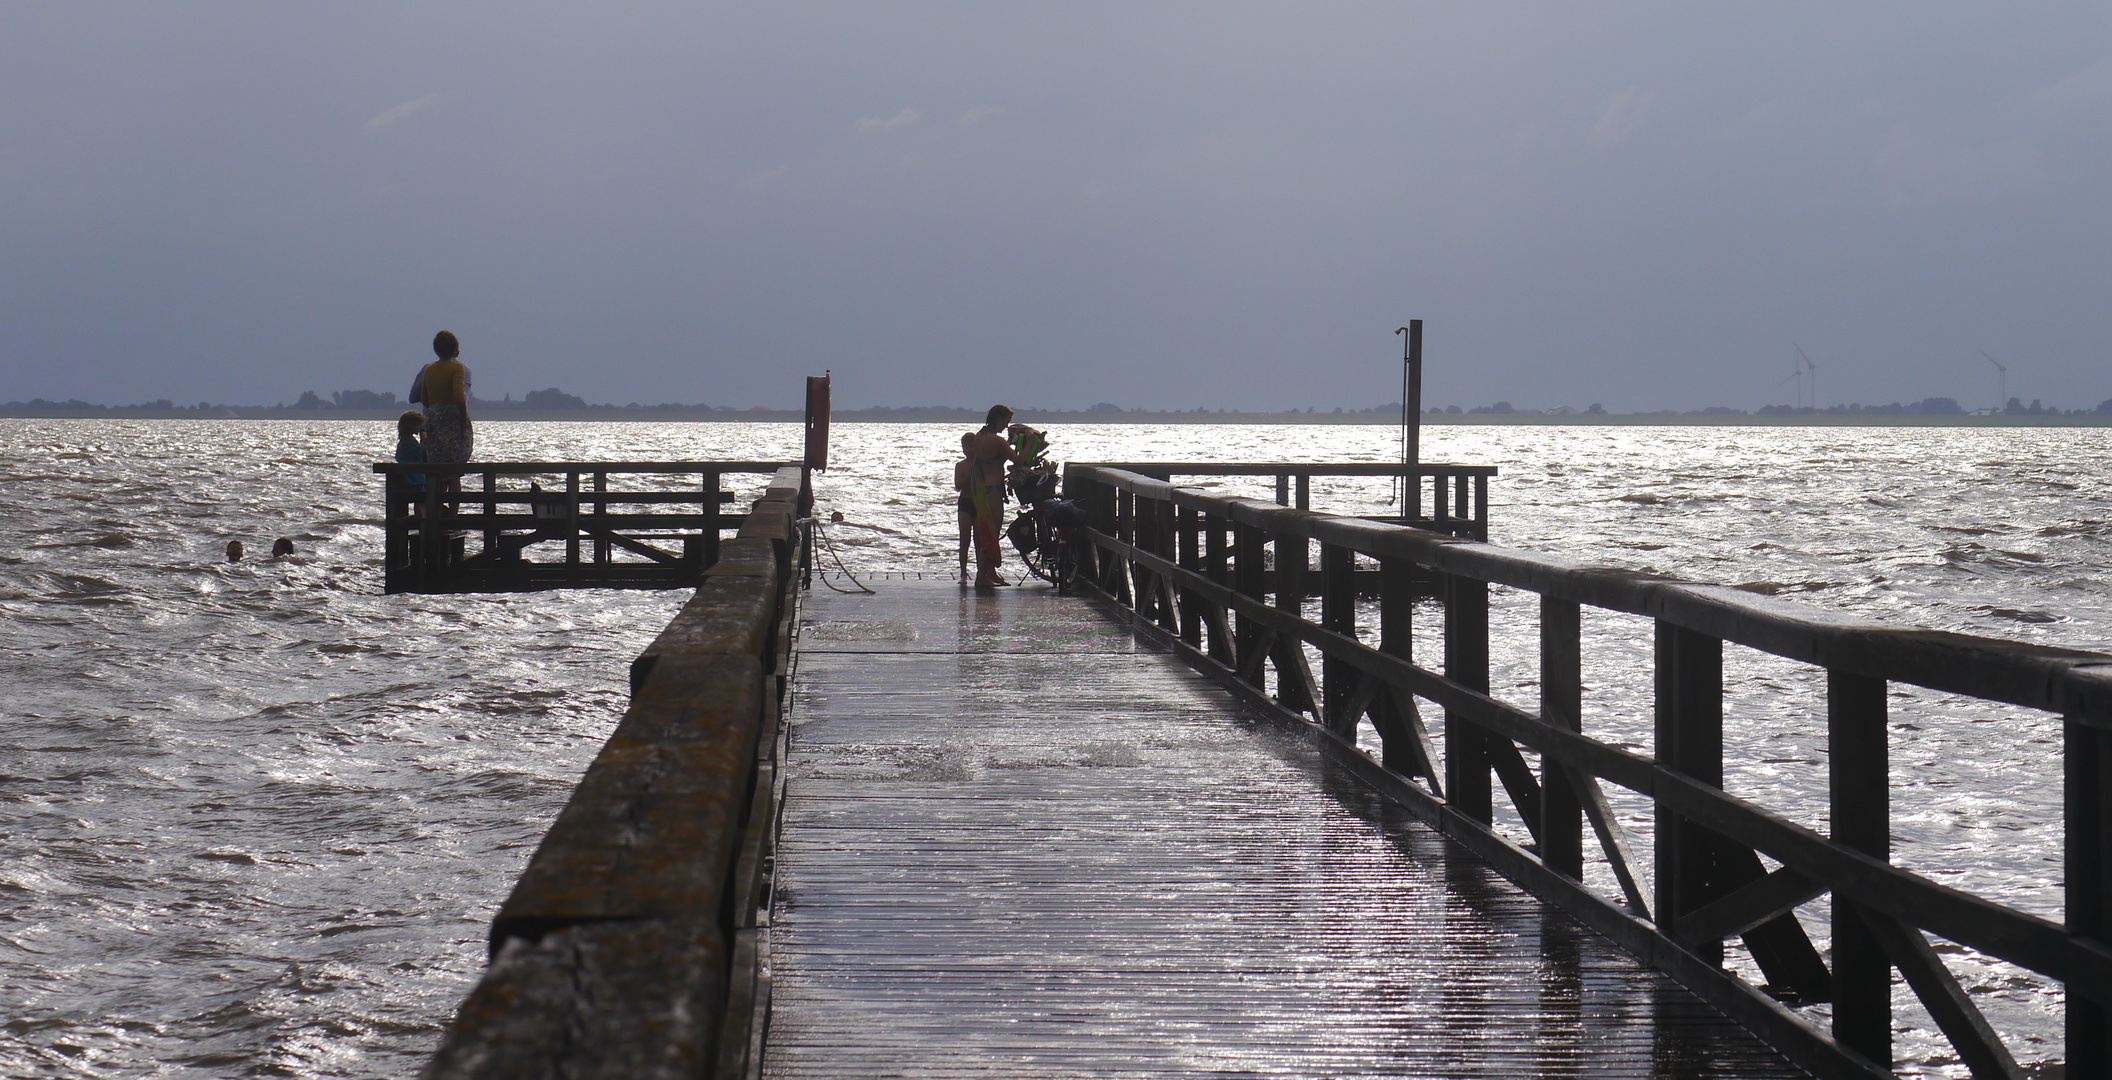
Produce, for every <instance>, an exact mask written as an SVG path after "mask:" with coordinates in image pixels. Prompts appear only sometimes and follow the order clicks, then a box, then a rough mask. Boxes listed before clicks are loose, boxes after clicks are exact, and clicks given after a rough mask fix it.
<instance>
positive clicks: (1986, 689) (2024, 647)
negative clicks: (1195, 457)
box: [1072, 465, 2112, 727]
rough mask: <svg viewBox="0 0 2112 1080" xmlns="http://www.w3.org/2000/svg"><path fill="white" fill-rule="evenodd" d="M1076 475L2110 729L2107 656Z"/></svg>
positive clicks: (1142, 481) (1114, 472)
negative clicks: (1905, 624) (1884, 619)
mask: <svg viewBox="0 0 2112 1080" xmlns="http://www.w3.org/2000/svg"><path fill="white" fill-rule="evenodd" d="M1072 468H1074V469H1078V470H1081V475H1082V476H1083V477H1085V478H1087V479H1093V480H1098V481H1099V482H1101V483H1105V484H1108V485H1109V486H1111V487H1114V488H1116V489H1118V490H1122V491H1129V492H1131V493H1133V494H1137V495H1142V496H1144V497H1145V498H1150V499H1160V500H1165V501H1170V502H1172V503H1173V504H1174V505H1176V506H1184V507H1187V508H1189V509H1192V510H1201V511H1208V512H1210V513H1215V514H1222V515H1224V516H1226V517H1228V518H1230V519H1231V520H1233V521H1235V522H1238V523H1240V524H1245V525H1253V526H1256V527H1260V528H1264V529H1266V530H1268V531H1270V532H1275V533H1282V534H1285V535H1288V536H1297V537H1303V538H1305V539H1308V540H1315V541H1318V542H1321V543H1326V544H1333V545H1335V546H1337V547H1345V548H1349V549H1350V550H1353V551H1357V552H1360V553H1362V554H1365V555H1370V556H1372V557H1374V558H1400V559H1408V560H1410V561H1412V562H1414V563H1415V564H1416V565H1418V566H1423V567H1426V568H1428V569H1431V570H1436V571H1439V572H1441V573H1447V574H1458V575H1460V576H1463V577H1470V578H1474V579H1476V580H1479V581H1486V582H1488V583H1490V584H1492V585H1504V586H1509V587H1512V588H1517V589H1524V590H1526V591H1529V592H1535V593H1539V594H1541V595H1543V596H1551V597H1555V598H1558V599H1562V600H1573V601H1576V602H1578V603H1582V604H1586V605H1589V606H1591V607H1596V608H1603V609H1605V610H1609V611H1618V612H1622V613H1625V614H1630V615H1642V616H1647V617H1650V618H1657V619H1663V620H1665V621H1667V622H1671V623H1674V624H1677V625H1679V626H1683V627H1685V628H1687V629H1689V630H1693V631H1696V632H1698V633H1704V634H1709V635H1711V636H1713V637H1718V638H1721V639H1723V640H1725V641H1730V642H1736V643H1737V644H1740V645H1744V646H1746V647H1748V648H1752V649H1757V650H1759V651H1761V652H1766V653H1772V654H1774V655H1776V656H1781V657H1785V658H1787V659H1791V660H1799V661H1803V662H1805V663H1809V664H1815V665H1818V666H1821V667H1827V668H1834V669H1839V670H1845V671H1852V672H1855V673H1857V674H1861V675H1868V676H1871V677H1874V678H1883V679H1888V680H1891V681H1895V682H1904V683H1911V684H1913V685H1915V686H1920V687H1924V688H1927V689H1930V690H1939V691H1943V692H1947V693H1957V694H1966V695H1969V696H1973V697H1980V698H1987V699H1990V700H1994V701H2000V702H2003V703H2005V704H2010V705H2020V706H2023V707H2025V708H2032V709H2042V710H2045V711H2047V712H2054V713H2061V714H2063V715H2069V716H2077V717H2080V718H2082V719H2085V720H2088V721H2091V722H2092V723H2094V724H2097V725H2100V726H2105V727H2112V654H2108V653H2100V652H2090V651H2087V650H2083V649H2067V648H2060V647H2057V646H2051V645H2034V644H2031V643H2029V642H2021V641H2010V640H2006V639H2003V638H1991V637H1983V636H1979V635H1975V634H1962V633H1958V632H1956V631H1950V630H1929V629H1923V628H1919V627H1905V628H1903V627H1897V626H1893V625H1890V624H1887V623H1881V622H1877V621H1875V620H1871V619H1864V618H1859V617H1856V616H1851V615H1844V614H1839V613H1835V612H1829V611H1825V610H1822V609H1818V608H1813V607H1811V606H1809V605H1805V604H1799V603H1797V602H1795V601H1791V600H1783V599H1780V598H1776V597H1770V596H1762V595H1759V594H1756V593H1751V592H1747V591H1745V590H1743V589H1738V588H1735V587H1732V586H1729V585H1712V584H1707V583H1703V582H1696V581H1687V580H1684V579H1681V578H1674V577H1667V576H1664V575H1659V574H1651V573H1646V572H1643V571H1639V570H1628V569H1623V568H1620V567H1611V566H1593V565H1591V564H1588V563H1583V562H1579V561H1576V560H1573V559H1565V558H1562V557H1560V556H1556V555H1545V554H1541V553H1539V552H1532V551H1523V550H1520V549H1516V548H1505V547H1499V546H1497V545H1495V544H1490V543H1486V542H1482V541H1476V540H1468V539H1462V538H1459V537H1453V536H1447V535H1444V534H1442V533H1433V532H1428V531H1425V530H1422V529H1416V528H1412V527H1410V526H1406V525H1394V524H1390V523H1386V522H1379V521H1372V520H1370V519H1368V518H1356V517H1343V516H1338V515H1334V514H1326V513H1320V512H1317V511H1311V510H1297V509H1293V508H1290V507H1286V506H1279V505H1277V504H1275V503H1269V502H1262V501H1260V500H1256V499H1246V498H1240V497H1238V496H1225V495H1210V494H1208V493H1205V492H1201V491H1196V490H1194V489H1192V488H1182V487H1179V486H1178V485H1175V484H1173V483H1170V482H1168V481H1164V480H1159V479H1156V478H1154V477H1150V476H1145V475H1141V474H1138V473H1134V472H1129V471H1126V470H1120V469H1115V468H1113V467H1111V466H1106V465H1074V466H1072Z"/></svg>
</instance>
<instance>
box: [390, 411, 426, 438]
mask: <svg viewBox="0 0 2112 1080" xmlns="http://www.w3.org/2000/svg"><path fill="white" fill-rule="evenodd" d="M424 430H425V414H424V413H422V412H419V411H418V410H416V409H412V410H411V411H410V412H407V413H404V414H403V415H402V416H399V417H397V418H396V437H397V438H399V439H401V438H403V437H404V436H406V435H416V434H418V433H419V432H421V431H424Z"/></svg>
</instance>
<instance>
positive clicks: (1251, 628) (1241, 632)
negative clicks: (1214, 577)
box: [1232, 523, 1269, 690]
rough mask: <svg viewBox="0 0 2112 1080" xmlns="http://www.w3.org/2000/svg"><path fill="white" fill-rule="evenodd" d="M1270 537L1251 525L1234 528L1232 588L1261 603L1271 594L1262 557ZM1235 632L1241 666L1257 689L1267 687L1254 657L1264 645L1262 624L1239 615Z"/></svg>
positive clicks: (1263, 672) (1236, 525)
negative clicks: (1258, 646)
mask: <svg viewBox="0 0 2112 1080" xmlns="http://www.w3.org/2000/svg"><path fill="white" fill-rule="evenodd" d="M1267 543H1268V537H1267V536H1266V535H1265V534H1264V533H1263V532H1262V531H1261V530H1260V529H1258V528H1255V527H1254V526H1252V525H1246V524H1237V523H1235V524H1234V525H1233V526H1232V588H1233V590H1234V591H1236V592H1238V593H1239V594H1240V595H1242V596H1245V597H1246V598H1247V599H1249V600H1252V601H1254V602H1256V603H1260V602H1261V601H1262V599H1263V598H1264V597H1265V596H1266V595H1267V593H1268V591H1269V586H1268V579H1267V577H1266V575H1267V573H1268V571H1267V570H1266V569H1264V568H1263V566H1262V561H1263V559H1264V558H1266V556H1265V555H1264V554H1263V551H1264V549H1265V545H1266V544H1267ZM1235 618H1236V619H1237V620H1238V622H1237V623H1236V629H1234V631H1233V633H1234V635H1235V636H1236V637H1237V639H1238V643H1239V649H1238V652H1239V661H1238V662H1239V667H1240V670H1241V672H1242V673H1243V674H1245V675H1246V677H1247V680H1248V682H1249V683H1250V684H1252V685H1253V686H1254V688H1255V689H1257V690H1258V689H1262V688H1264V687H1266V686H1267V685H1268V673H1267V672H1266V671H1265V670H1263V668H1262V665H1261V664H1260V663H1258V662H1257V661H1256V658H1255V657H1254V649H1255V647H1256V646H1257V645H1259V644H1260V642H1261V636H1262V635H1261V625H1260V624H1259V623H1257V622H1255V621H1254V618H1253V616H1251V615H1247V614H1245V613H1240V614H1238V615H1236V616H1235Z"/></svg>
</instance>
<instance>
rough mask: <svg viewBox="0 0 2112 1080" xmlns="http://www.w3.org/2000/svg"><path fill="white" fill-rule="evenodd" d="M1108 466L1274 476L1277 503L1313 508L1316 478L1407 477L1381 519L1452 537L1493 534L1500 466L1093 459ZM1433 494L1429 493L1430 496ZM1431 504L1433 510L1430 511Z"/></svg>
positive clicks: (1141, 471) (1155, 473) (1163, 474)
mask: <svg viewBox="0 0 2112 1080" xmlns="http://www.w3.org/2000/svg"><path fill="white" fill-rule="evenodd" d="M1092 464H1094V465H1096V466H1098V467H1099V468H1102V469H1119V470H1121V471H1123V472H1133V473H1136V474H1138V475H1139V476H1149V477H1152V478H1154V479H1158V480H1171V479H1173V478H1174V477H1176V476H1272V477H1275V479H1276V503H1277V505H1279V506H1296V507H1297V508H1298V509H1300V510H1310V509H1312V507H1313V477H1315V476H1371V477H1379V476H1384V477H1395V478H1402V479H1405V480H1406V483H1405V484H1403V485H1402V487H1403V490H1404V492H1405V497H1404V498H1403V499H1402V500H1401V510H1402V513H1400V514H1399V515H1395V516H1388V517H1383V518H1375V519H1374V520H1379V521H1391V522H1393V523H1395V524H1398V525H1413V526H1415V527H1416V528H1419V529H1428V530H1430V531H1432V532H1441V533H1445V534H1447V535H1450V536H1471V537H1473V538H1474V539H1476V540H1487V539H1488V538H1489V478H1490V477H1492V476H1495V475H1496V466H1494V465H1443V464H1425V465H1402V464H1399V463H1397V462H1365V461H1357V462H1338V463H1335V464H1325V463H1321V462H1303V461H1210V462H1203V461H1119V462H1106V461H1101V462H1093V463H1092ZM1426 493H1427V495H1428V497H1427V498H1425V494H1426ZM1425 508H1428V511H1429V512H1428V513H1425V512H1424V510H1425Z"/></svg>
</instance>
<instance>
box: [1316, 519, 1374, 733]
mask: <svg viewBox="0 0 2112 1080" xmlns="http://www.w3.org/2000/svg"><path fill="white" fill-rule="evenodd" d="M1356 568H1357V563H1356V558H1355V556H1354V555H1353V554H1352V553H1351V552H1350V550H1349V549H1348V548H1346V547H1338V546H1336V545H1334V544H1327V543H1323V544H1321V545H1320V625H1321V626H1324V627H1326V628H1327V629H1329V630H1332V631H1334V632H1335V633H1338V634H1341V635H1342V636H1344V637H1347V638H1350V639H1352V640H1354V639H1355V638H1356V636H1357V579H1356ZM1363 677H1364V678H1369V676H1363ZM1358 678H1359V676H1358V675H1357V672H1356V669H1354V668H1352V667H1350V666H1349V665H1348V664H1346V663H1344V662H1343V661H1340V660H1337V659H1335V658H1334V657H1332V656H1325V655H1323V656H1322V657H1321V660H1320V696H1321V699H1322V703H1323V705H1324V707H1323V708H1322V710H1321V716H1322V717H1323V718H1325V719H1326V721H1327V726H1328V727H1329V728H1330V729H1331V730H1333V731H1334V732H1335V733H1336V734H1337V735H1341V736H1343V737H1344V738H1347V739H1349V740H1351V741H1355V739H1356V737H1357V718H1356V717H1355V716H1352V715H1350V714H1349V699H1350V685H1349V684H1350V682H1351V681H1352V680H1354V679H1358Z"/></svg>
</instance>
